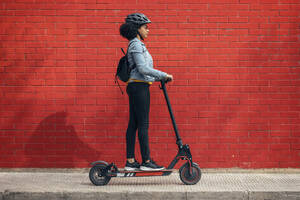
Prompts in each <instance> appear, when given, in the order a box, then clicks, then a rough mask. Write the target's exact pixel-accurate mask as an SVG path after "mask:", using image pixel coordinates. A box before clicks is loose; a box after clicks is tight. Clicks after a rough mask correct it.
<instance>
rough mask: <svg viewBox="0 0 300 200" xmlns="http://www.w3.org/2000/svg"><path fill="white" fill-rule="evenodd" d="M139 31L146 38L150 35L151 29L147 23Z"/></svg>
mask: <svg viewBox="0 0 300 200" xmlns="http://www.w3.org/2000/svg"><path fill="white" fill-rule="evenodd" d="M138 31H139V33H140V34H141V35H142V37H143V38H144V39H145V38H147V37H148V33H149V29H148V25H147V24H144V25H143V26H141V27H140V28H139V30H138Z"/></svg>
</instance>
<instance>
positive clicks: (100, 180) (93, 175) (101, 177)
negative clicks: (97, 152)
mask: <svg viewBox="0 0 300 200" xmlns="http://www.w3.org/2000/svg"><path fill="white" fill-rule="evenodd" d="M106 167H107V165H106V164H104V163H100V164H96V165H95V166H93V167H92V168H91V169H90V173H89V177H90V180H91V182H92V183H93V184H94V185H97V186H100V185H106V184H108V182H109V181H110V179H111V177H110V176H107V175H106V174H103V170H104V169H105V168H106Z"/></svg>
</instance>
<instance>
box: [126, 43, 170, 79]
mask: <svg viewBox="0 0 300 200" xmlns="http://www.w3.org/2000/svg"><path fill="white" fill-rule="evenodd" d="M128 46H129V47H128V51H127V53H128V62H129V66H130V67H132V66H133V65H134V64H136V67H135V68H134V69H132V70H131V73H130V79H133V80H139V81H145V82H154V81H160V80H162V79H164V78H166V76H167V73H165V72H162V71H159V70H156V69H153V59H152V56H151V55H150V53H149V52H148V50H147V48H146V46H145V44H144V43H143V42H142V41H140V40H139V39H138V38H134V39H132V40H130V41H129V44H128ZM133 80H129V83H130V82H134V81H133Z"/></svg>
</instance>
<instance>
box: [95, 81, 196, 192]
mask: <svg viewBox="0 0 300 200" xmlns="http://www.w3.org/2000/svg"><path fill="white" fill-rule="evenodd" d="M167 82H168V81H161V85H160V89H162V90H163V93H164V96H165V99H166V102H167V105H168V110H169V113H170V116H171V120H172V124H173V128H174V131H175V135H176V144H177V146H178V153H177V155H176V156H175V158H174V159H173V160H172V162H171V163H170V164H169V166H168V167H167V168H166V169H163V170H159V171H141V170H136V171H126V170H121V169H118V168H117V166H116V165H115V164H114V163H111V164H108V163H107V162H105V161H96V162H93V163H91V166H92V168H91V169H90V172H89V178H90V180H91V182H92V183H93V184H94V185H97V186H101V185H102V186H103V185H106V184H108V182H109V181H110V179H111V178H113V177H144V176H168V175H170V174H171V173H172V172H174V171H175V170H174V169H173V168H174V167H175V165H176V163H177V162H178V161H179V160H180V159H181V160H186V162H185V164H183V165H182V166H181V167H180V169H179V175H180V180H181V181H182V182H183V183H184V184H186V185H194V184H196V183H198V182H199V180H200V179H201V169H200V167H199V166H198V164H197V163H195V162H193V161H192V154H191V151H190V148H189V145H188V144H183V143H182V140H181V138H180V136H179V132H178V129H177V125H176V122H175V118H174V115H173V112H172V108H171V104H170V100H169V97H168V94H167V90H166V86H165V85H166V83H167Z"/></svg>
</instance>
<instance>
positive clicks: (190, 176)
mask: <svg viewBox="0 0 300 200" xmlns="http://www.w3.org/2000/svg"><path fill="white" fill-rule="evenodd" d="M190 167H191V173H190V172H189V169H190ZM190 167H189V163H185V164H184V165H182V166H181V167H180V169H179V175H180V180H181V181H182V182H183V183H184V184H186V185H194V184H196V183H198V182H199V181H200V179H201V169H200V167H199V166H198V165H197V164H196V163H193V164H192V166H190Z"/></svg>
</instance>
